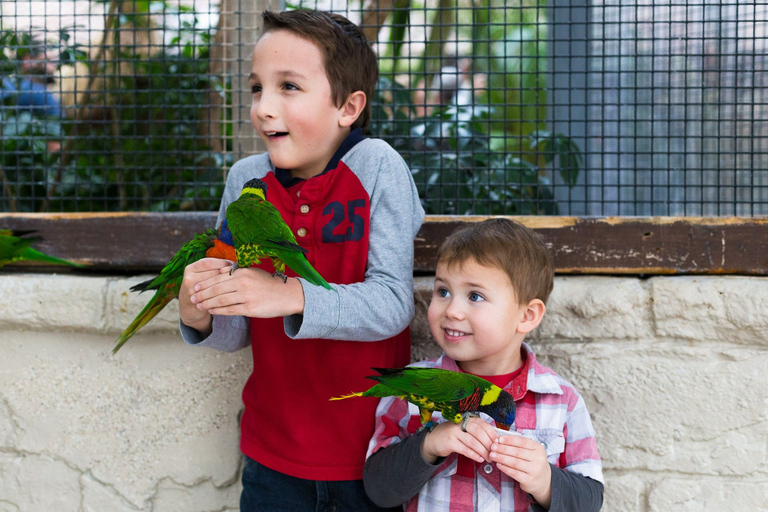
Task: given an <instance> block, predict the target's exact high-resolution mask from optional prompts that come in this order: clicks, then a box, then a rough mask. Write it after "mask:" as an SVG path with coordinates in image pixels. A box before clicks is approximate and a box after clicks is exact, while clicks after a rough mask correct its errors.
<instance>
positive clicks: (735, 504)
mask: <svg viewBox="0 0 768 512" xmlns="http://www.w3.org/2000/svg"><path fill="white" fill-rule="evenodd" d="M648 503H649V505H650V507H649V511H650V512H662V511H663V512H666V511H669V510H690V511H697V512H698V511H700V510H768V483H766V482H765V479H764V478H762V479H760V480H752V479H750V480H740V481H724V480H718V479H714V478H693V477H690V478H674V477H672V478H664V479H658V480H657V482H656V485H654V486H653V489H652V490H651V492H650V495H649V498H648Z"/></svg>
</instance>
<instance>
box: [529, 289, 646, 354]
mask: <svg viewBox="0 0 768 512" xmlns="http://www.w3.org/2000/svg"><path fill="white" fill-rule="evenodd" d="M652 335H653V319H652V314H651V301H650V293H649V289H648V286H647V285H646V283H645V282H644V281H641V280H639V279H635V278H615V277H591V276H590V277H557V278H556V279H555V286H554V289H553V290H552V294H551V295H550V297H549V300H548V301H547V312H546V314H545V315H544V319H543V320H542V322H541V325H540V326H539V327H538V329H536V331H534V332H533V333H532V336H531V338H532V339H569V340H585V339H586V340H588V339H598V340H599V339H618V340H624V339H638V338H647V337H649V336H652Z"/></svg>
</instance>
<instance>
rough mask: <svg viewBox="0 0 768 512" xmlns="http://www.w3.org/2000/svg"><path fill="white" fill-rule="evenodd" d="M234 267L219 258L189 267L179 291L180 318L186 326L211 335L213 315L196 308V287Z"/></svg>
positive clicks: (202, 260) (197, 262)
mask: <svg viewBox="0 0 768 512" xmlns="http://www.w3.org/2000/svg"><path fill="white" fill-rule="evenodd" d="M230 265H232V262H231V261H227V260H221V259H217V258H202V259H199V260H197V261H196V262H194V263H191V264H189V265H187V267H186V268H185V269H184V277H183V278H182V281H181V288H180V289H179V317H180V318H181V321H182V322H183V323H184V325H187V326H189V327H192V328H193V329H197V330H198V331H200V332H201V333H203V334H204V335H208V334H210V329H211V315H210V313H209V312H208V311H206V310H205V309H200V308H198V307H197V306H196V304H195V301H193V300H192V297H193V296H194V294H195V287H198V286H199V285H200V284H201V283H204V282H206V281H208V280H210V279H213V278H215V277H216V276H218V275H219V270H220V269H221V268H224V267H228V266H230Z"/></svg>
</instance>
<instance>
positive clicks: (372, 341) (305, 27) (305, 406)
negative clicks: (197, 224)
mask: <svg viewBox="0 0 768 512" xmlns="http://www.w3.org/2000/svg"><path fill="white" fill-rule="evenodd" d="M263 18H264V31H263V33H262V35H261V37H260V39H259V40H258V42H257V43H256V47H255V49H254V51H253V58H252V71H251V75H250V85H251V91H252V93H253V103H252V105H251V122H252V123H253V126H254V128H256V131H257V132H258V134H259V136H260V137H261V138H262V139H263V140H264V142H265V144H266V147H267V151H268V152H267V153H266V154H262V155H256V156H251V157H248V158H245V159H243V160H240V161H239V162H237V164H235V165H234V166H233V167H232V169H231V170H230V172H229V175H228V178H227V185H226V189H225V191H224V196H223V198H222V202H221V209H220V211H219V217H218V221H219V223H220V224H221V223H222V222H224V223H225V213H226V210H227V206H228V205H229V204H230V203H231V202H232V201H233V200H235V199H237V197H238V195H239V193H240V189H241V187H242V186H243V184H244V183H245V182H246V181H248V180H249V179H251V178H260V179H262V180H263V181H264V182H266V183H267V185H268V190H267V199H268V200H269V201H270V202H272V203H273V204H274V205H275V206H276V207H277V208H278V210H279V211H280V213H281V215H282V217H283V219H284V220H285V221H286V222H287V223H288V225H290V226H291V228H292V230H293V232H294V234H295V235H296V239H297V241H298V243H299V244H300V245H302V246H303V247H304V248H306V249H307V251H308V252H307V258H308V260H309V261H310V263H312V265H313V266H314V267H315V268H316V269H317V271H318V272H320V274H321V275H322V276H323V277H324V278H325V279H326V280H327V281H328V282H330V283H335V284H333V285H332V286H333V290H332V291H328V290H325V289H323V288H320V287H317V286H313V285H311V284H308V283H307V282H306V281H304V280H303V279H298V278H289V279H288V280H287V282H284V281H283V279H282V278H280V277H277V276H274V277H273V276H272V271H273V268H272V266H271V264H270V263H268V262H265V263H264V264H262V265H260V266H259V268H251V269H242V270H238V271H236V272H234V273H233V274H232V275H231V276H230V275H229V269H230V265H231V263H230V262H226V261H222V260H215V259H203V260H201V261H199V262H197V263H195V264H193V265H190V266H189V267H187V269H186V271H185V274H184V282H183V283H182V288H181V292H180V297H179V313H180V317H181V323H182V326H181V329H182V334H183V335H184V339H185V340H186V341H187V342H189V343H192V344H196V345H199V346H208V347H214V348H218V349H221V350H236V349H238V348H241V347H244V346H246V345H248V344H249V343H250V344H251V346H252V348H253V373H252V374H251V376H250V378H249V379H248V382H247V383H246V385H245V389H244V390H243V402H244V403H245V412H244V414H243V418H242V425H241V430H242V436H241V442H240V447H241V450H242V451H243V453H244V454H245V455H246V464H245V469H244V471H243V493H242V496H241V510H243V511H251V510H269V511H273V510H290V511H302V510H307V511H309V510H311V511H315V510H338V511H343V510H348V511H365V510H379V509H378V507H376V506H375V505H374V504H373V503H371V502H370V500H369V499H368V497H367V496H366V494H365V490H364V488H363V485H362V472H363V465H364V461H365V452H366V447H367V443H368V440H369V439H370V436H371V433H372V432H373V417H374V411H375V408H376V403H375V402H374V403H367V402H366V403H361V402H357V401H352V400H350V401H349V402H350V403H349V404H344V405H343V406H342V407H339V405H340V404H336V403H333V402H329V400H328V399H329V397H332V396H338V395H339V394H341V393H346V392H348V391H349V390H350V389H356V388H359V387H360V386H363V385H365V382H368V381H366V380H365V376H366V375H367V374H368V373H369V371H370V370H369V368H370V367H371V366H398V365H401V366H402V365H404V364H407V363H408V361H409V359H410V335H409V332H408V324H409V322H410V320H411V317H412V316H413V309H414V306H413V270H412V269H413V237H414V236H415V235H416V232H417V231H418V229H419V227H420V225H421V222H422V220H423V218H424V211H423V209H422V207H421V205H420V203H419V198H418V195H417V192H416V188H415V185H414V183H413V179H412V177H411V173H410V171H409V169H408V167H407V166H406V164H405V162H404V161H403V160H402V158H400V156H399V155H398V154H397V153H396V152H395V151H394V150H393V149H392V148H391V147H389V146H388V145H387V144H386V143H385V142H383V141H381V140H377V139H369V138H364V137H363V135H362V131H363V130H366V129H367V127H368V122H369V119H370V107H369V105H368V99H369V98H370V97H371V95H372V93H373V88H374V85H375V84H376V80H377V76H378V71H377V63H376V56H375V54H374V53H373V51H372V49H371V48H370V45H369V44H368V41H367V40H366V39H365V36H364V35H363V33H362V32H361V31H360V30H359V29H358V27H357V26H355V25H354V24H353V23H351V22H350V21H348V20H347V19H345V18H344V17H342V16H339V15H334V14H328V13H323V12H317V11H304V10H298V11H289V12H282V13H273V12H265V13H264V14H263ZM223 229H226V225H224V227H223ZM294 275H295V274H294ZM352 402H355V403H352ZM363 402H365V401H363Z"/></svg>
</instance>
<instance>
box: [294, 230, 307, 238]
mask: <svg viewBox="0 0 768 512" xmlns="http://www.w3.org/2000/svg"><path fill="white" fill-rule="evenodd" d="M296 234H297V235H299V236H301V237H305V236H307V230H306V229H305V228H299V230H298V231H296Z"/></svg>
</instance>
